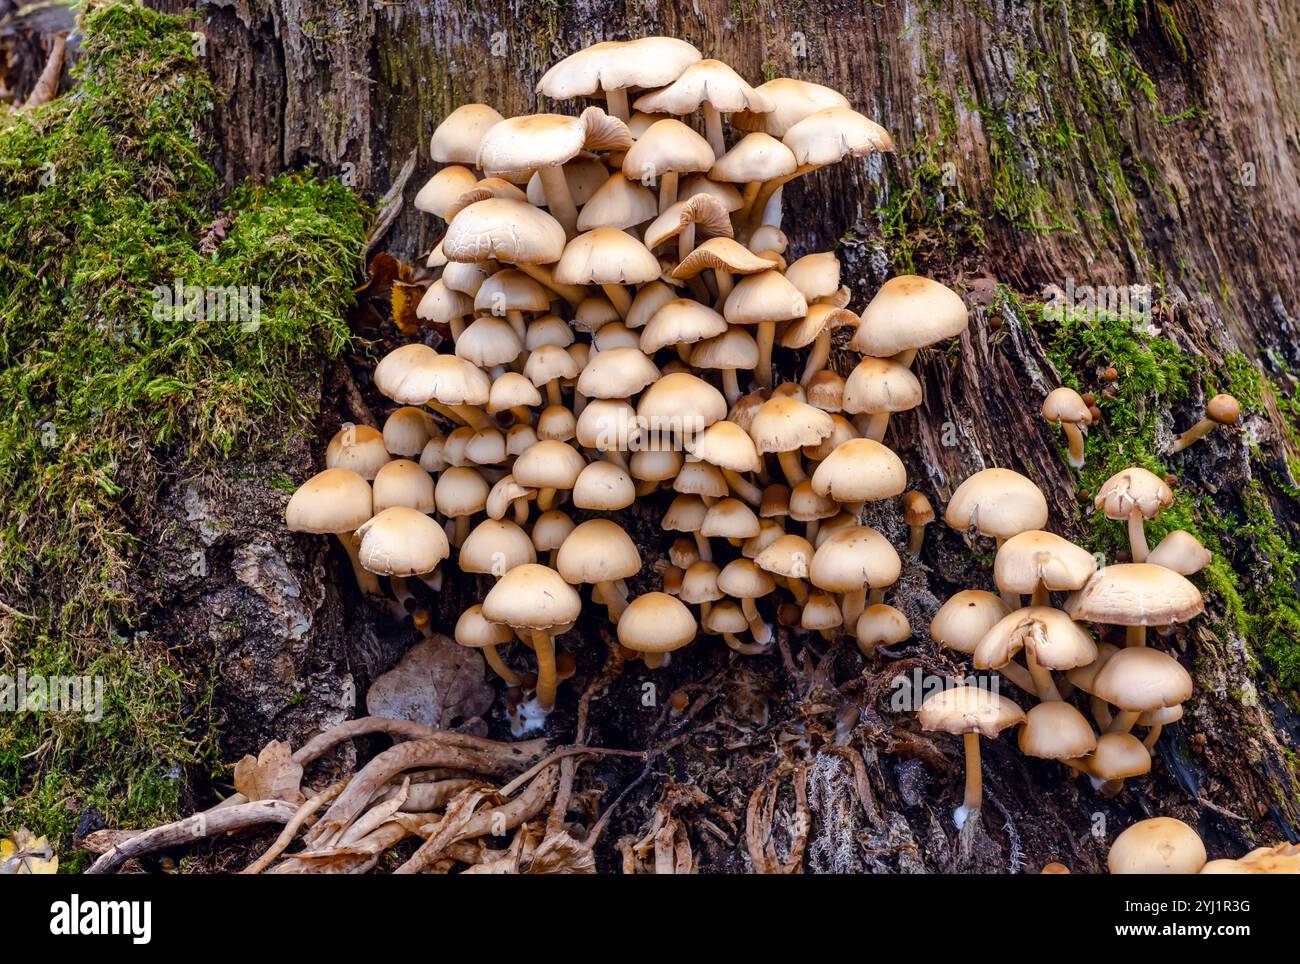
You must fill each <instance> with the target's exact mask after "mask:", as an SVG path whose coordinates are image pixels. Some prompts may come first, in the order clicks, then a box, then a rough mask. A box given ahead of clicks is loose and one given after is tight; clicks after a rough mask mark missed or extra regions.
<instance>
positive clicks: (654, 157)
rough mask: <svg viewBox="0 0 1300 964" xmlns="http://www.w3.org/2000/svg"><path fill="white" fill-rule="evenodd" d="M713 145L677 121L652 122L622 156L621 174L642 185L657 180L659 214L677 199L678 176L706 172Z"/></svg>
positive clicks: (711, 159) (712, 159) (711, 163)
mask: <svg viewBox="0 0 1300 964" xmlns="http://www.w3.org/2000/svg"><path fill="white" fill-rule="evenodd" d="M713 161H714V153H713V148H711V147H709V142H708V141H706V140H705V139H704V138H703V137H701V136H700V135H699V134H697V133H695V131H693V130H691V129H690V128H689V127H687V126H686V125H685V124H683V123H682V122H681V121H678V120H671V119H669V120H661V121H656V122H655V123H654V124H651V125H650V127H649V129H648V130H646V132H645V133H644V134H642V135H641V136H640V137H638V138H637V140H636V143H635V144H633V145H632V147H631V149H629V150H628V152H627V155H626V156H625V157H624V158H623V176H624V177H626V178H628V179H629V180H633V181H640V182H641V183H642V184H650V183H652V182H654V181H656V180H657V181H658V182H659V213H660V214H662V213H663V212H664V211H667V210H668V208H669V206H670V205H672V204H673V202H675V201H676V200H677V181H678V176H679V175H681V174H683V173H687V172H690V171H707V170H708V169H709V168H711V167H712V166H713Z"/></svg>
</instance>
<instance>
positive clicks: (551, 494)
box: [537, 489, 555, 512]
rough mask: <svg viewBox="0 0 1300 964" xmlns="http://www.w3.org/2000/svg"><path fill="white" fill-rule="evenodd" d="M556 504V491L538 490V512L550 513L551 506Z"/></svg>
mask: <svg viewBox="0 0 1300 964" xmlns="http://www.w3.org/2000/svg"><path fill="white" fill-rule="evenodd" d="M554 504H555V489H538V490H537V511H538V512H549V511H550V509H551V506H553V505H554Z"/></svg>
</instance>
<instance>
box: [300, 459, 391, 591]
mask: <svg viewBox="0 0 1300 964" xmlns="http://www.w3.org/2000/svg"><path fill="white" fill-rule="evenodd" d="M373 512H374V500H373V496H372V494H371V491H370V484H369V483H368V482H366V480H365V479H363V478H362V477H361V476H360V475H358V474H357V473H356V472H354V471H352V470H351V469H326V470H325V471H324V472H318V473H317V474H316V475H313V476H312V477H311V478H310V479H308V480H307V481H306V482H304V483H303V484H302V485H301V486H299V487H298V490H297V491H296V492H294V494H293V496H292V497H291V498H290V499H289V504H288V506H287V507H286V508H285V510H284V521H285V524H286V525H287V526H288V527H289V529H290V530H291V531H293V532H310V533H314V534H316V535H332V536H334V537H335V538H336V539H338V542H339V545H341V546H342V547H343V551H344V552H345V553H347V556H348V561H349V562H350V563H352V573H353V575H355V576H356V580H357V586H358V588H360V590H361V591H362V593H365V594H366V595H371V596H380V595H382V594H383V590H382V589H380V588H379V580H378V579H376V578H375V576H374V574H373V573H371V572H369V571H368V570H367V569H366V568H365V567H364V566H362V565H361V561H360V559H358V558H357V546H356V543H355V542H354V541H353V539H352V533H353V532H355V531H356V529H357V528H358V527H360V526H361V525H363V524H364V523H365V522H366V521H367V520H369V519H370V517H371V515H373Z"/></svg>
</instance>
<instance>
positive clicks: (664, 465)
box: [628, 446, 703, 532]
mask: <svg viewBox="0 0 1300 964" xmlns="http://www.w3.org/2000/svg"><path fill="white" fill-rule="evenodd" d="M683 461H684V459H683V458H682V453H681V452H678V451H676V450H674V449H664V448H655V447H653V446H650V447H646V446H642V447H640V448H638V449H637V450H636V451H635V452H633V453H632V458H631V459H629V460H628V469H630V470H631V472H632V478H634V479H640V480H641V481H642V482H666V481H668V480H669V479H671V478H674V477H675V476H676V475H677V473H678V472H680V471H681V470H682V462H683ZM669 511H670V512H671V511H672V507H671V506H670V507H669ZM700 517H701V518H703V513H702V512H701V516H700ZM665 518H666V517H665ZM684 531H686V530H684ZM689 531H691V532H694V531H695V530H694V529H691V530H689Z"/></svg>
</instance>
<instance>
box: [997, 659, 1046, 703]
mask: <svg viewBox="0 0 1300 964" xmlns="http://www.w3.org/2000/svg"><path fill="white" fill-rule="evenodd" d="M997 671H998V673H1000V674H1001V675H1002V676H1005V677H1006V678H1007V680H1008V681H1010V683H1011V684H1012V685H1013V686H1018V687H1019V688H1020V689H1022V690H1024V691H1025V692H1026V693H1029V694H1031V695H1034V696H1036V695H1038V690H1037V688H1036V687H1035V686H1034V678H1033V677H1032V676H1030V675H1029V670H1027V669H1025V668H1024V667H1023V666H1021V665H1020V664H1019V663H1017V662H1016V661H1015V660H1012V661H1011V662H1009V663H1006V664H1004V665H1002V666H999V667H998V670H997Z"/></svg>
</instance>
